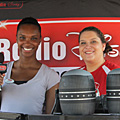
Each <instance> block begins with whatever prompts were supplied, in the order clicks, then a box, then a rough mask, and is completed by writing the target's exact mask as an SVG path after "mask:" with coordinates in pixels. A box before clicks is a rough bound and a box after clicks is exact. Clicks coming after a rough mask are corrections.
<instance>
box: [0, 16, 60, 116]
mask: <svg viewBox="0 0 120 120" xmlns="http://www.w3.org/2000/svg"><path fill="white" fill-rule="evenodd" d="M16 40H17V43H18V49H19V56H20V57H19V60H17V61H13V62H9V63H8V65H7V67H8V69H7V73H6V74H5V77H4V81H3V85H2V102H1V111H2V112H14V113H23V114H32V115H40V114H42V109H43V103H44V101H45V103H46V105H45V107H46V109H45V113H47V114H50V113H51V110H52V107H53V104H54V100H55V89H57V88H58V84H59V76H58V74H57V73H56V72H55V71H53V70H51V69H50V68H49V67H47V66H46V65H44V64H41V63H40V62H39V61H38V60H37V59H36V51H37V49H38V46H39V44H40V43H41V27H40V25H39V23H38V22H37V20H36V19H34V18H32V17H27V18H24V19H22V20H21V21H20V23H19V24H18V26H17V34H16ZM2 77H3V76H1V77H0V80H1V84H2ZM7 79H10V80H14V83H11V84H8V83H6V82H5V81H6V80H7ZM45 98H46V99H45Z"/></svg>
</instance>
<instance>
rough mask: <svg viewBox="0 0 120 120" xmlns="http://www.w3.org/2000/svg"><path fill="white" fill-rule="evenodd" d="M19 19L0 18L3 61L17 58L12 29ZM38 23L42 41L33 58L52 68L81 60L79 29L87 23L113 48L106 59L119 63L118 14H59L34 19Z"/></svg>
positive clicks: (79, 63) (79, 62)
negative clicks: (56, 16) (103, 15)
mask: <svg viewBox="0 0 120 120" xmlns="http://www.w3.org/2000/svg"><path fill="white" fill-rule="evenodd" d="M19 21H20V20H5V21H1V22H0V52H4V56H5V61H6V62H8V61H12V60H17V59H19V55H18V49H17V43H16V29H17V24H18V22H19ZM38 22H39V23H40V25H41V27H42V43H41V45H40V46H39V49H38V51H37V59H38V60H40V61H41V62H42V63H44V64H46V65H48V66H49V67H54V68H61V67H62V68H63V67H65V68H69V67H70V68H69V69H71V68H72V67H80V66H81V65H83V64H84V62H83V60H82V58H81V57H80V56H79V43H78V35H79V32H80V31H81V30H82V29H83V28H85V27H87V26H95V27H97V28H99V29H100V30H101V31H102V32H103V33H104V35H105V38H106V40H107V41H108V42H109V43H110V45H111V46H112V48H113V51H112V52H110V53H109V54H108V55H107V56H106V59H108V60H110V61H112V62H115V63H116V64H120V56H119V51H120V48H119V45H120V40H119V39H120V37H119V36H120V35H119V33H120V18H61V19H38Z"/></svg>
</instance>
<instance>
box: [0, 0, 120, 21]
mask: <svg viewBox="0 0 120 120" xmlns="http://www.w3.org/2000/svg"><path fill="white" fill-rule="evenodd" d="M1 2H23V7H22V8H21V9H2V8H1V9H0V20H6V19H21V18H23V17H26V16H32V17H35V18H39V19H41V18H69V17H120V0H23V1H22V0H8V1H7V0H0V3H1Z"/></svg>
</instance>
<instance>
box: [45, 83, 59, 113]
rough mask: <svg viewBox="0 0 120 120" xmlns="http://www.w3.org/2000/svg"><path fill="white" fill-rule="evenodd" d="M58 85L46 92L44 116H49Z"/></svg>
mask: <svg viewBox="0 0 120 120" xmlns="http://www.w3.org/2000/svg"><path fill="white" fill-rule="evenodd" d="M58 87H59V83H58V84H56V85H55V86H53V87H52V88H50V89H49V90H48V91H47V92H46V107H45V108H46V110H45V111H46V112H45V113H46V114H50V113H51V110H52V108H53V105H54V102H55V89H58Z"/></svg>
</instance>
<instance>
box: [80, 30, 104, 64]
mask: <svg viewBox="0 0 120 120" xmlns="http://www.w3.org/2000/svg"><path fill="white" fill-rule="evenodd" d="M105 46H106V44H105V43H102V41H101V39H100V38H99V37H98V36H97V33H96V32H94V31H84V32H83V33H81V36H80V43H79V52H80V55H81V57H82V58H83V60H84V61H85V63H87V62H91V63H93V62H99V60H100V59H101V58H102V59H103V51H104V50H105Z"/></svg>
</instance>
